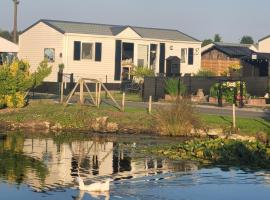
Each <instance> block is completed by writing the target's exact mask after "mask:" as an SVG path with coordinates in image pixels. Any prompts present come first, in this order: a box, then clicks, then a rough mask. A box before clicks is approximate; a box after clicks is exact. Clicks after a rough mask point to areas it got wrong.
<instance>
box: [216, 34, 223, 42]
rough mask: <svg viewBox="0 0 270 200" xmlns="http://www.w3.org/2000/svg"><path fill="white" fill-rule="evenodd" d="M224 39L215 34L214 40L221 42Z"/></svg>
mask: <svg viewBox="0 0 270 200" xmlns="http://www.w3.org/2000/svg"><path fill="white" fill-rule="evenodd" d="M221 41H222V38H221V36H220V35H219V34H215V36H214V42H221Z"/></svg>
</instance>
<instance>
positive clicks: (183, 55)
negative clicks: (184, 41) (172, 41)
mask: <svg viewBox="0 0 270 200" xmlns="http://www.w3.org/2000/svg"><path fill="white" fill-rule="evenodd" d="M186 57H187V49H186V48H184V49H181V63H186Z"/></svg>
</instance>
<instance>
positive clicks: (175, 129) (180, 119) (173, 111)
mask: <svg viewBox="0 0 270 200" xmlns="http://www.w3.org/2000/svg"><path fill="white" fill-rule="evenodd" d="M154 118H155V122H156V125H157V128H158V129H159V132H160V133H161V135H167V136H185V137H186V136H194V133H192V132H194V131H193V130H197V129H199V128H200V127H201V122H200V119H199V117H198V116H197V115H196V114H195V111H194V107H193V105H192V103H191V101H190V100H188V99H182V100H180V99H178V100H177V101H175V102H174V103H172V104H171V105H170V106H168V107H163V108H160V109H159V110H158V111H157V113H156V114H155V116H154Z"/></svg>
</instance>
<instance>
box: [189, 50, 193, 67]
mask: <svg viewBox="0 0 270 200" xmlns="http://www.w3.org/2000/svg"><path fill="white" fill-rule="evenodd" d="M193 63H194V49H193V48H188V64H189V65H193Z"/></svg>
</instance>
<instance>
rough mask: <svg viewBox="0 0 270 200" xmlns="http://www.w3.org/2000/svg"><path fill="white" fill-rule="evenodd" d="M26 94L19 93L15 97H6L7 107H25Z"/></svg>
mask: <svg viewBox="0 0 270 200" xmlns="http://www.w3.org/2000/svg"><path fill="white" fill-rule="evenodd" d="M24 96H25V94H24V93H22V92H17V93H15V94H13V95H8V96H6V105H7V107H8V108H22V107H24V106H25V103H26V101H25V98H24Z"/></svg>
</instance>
